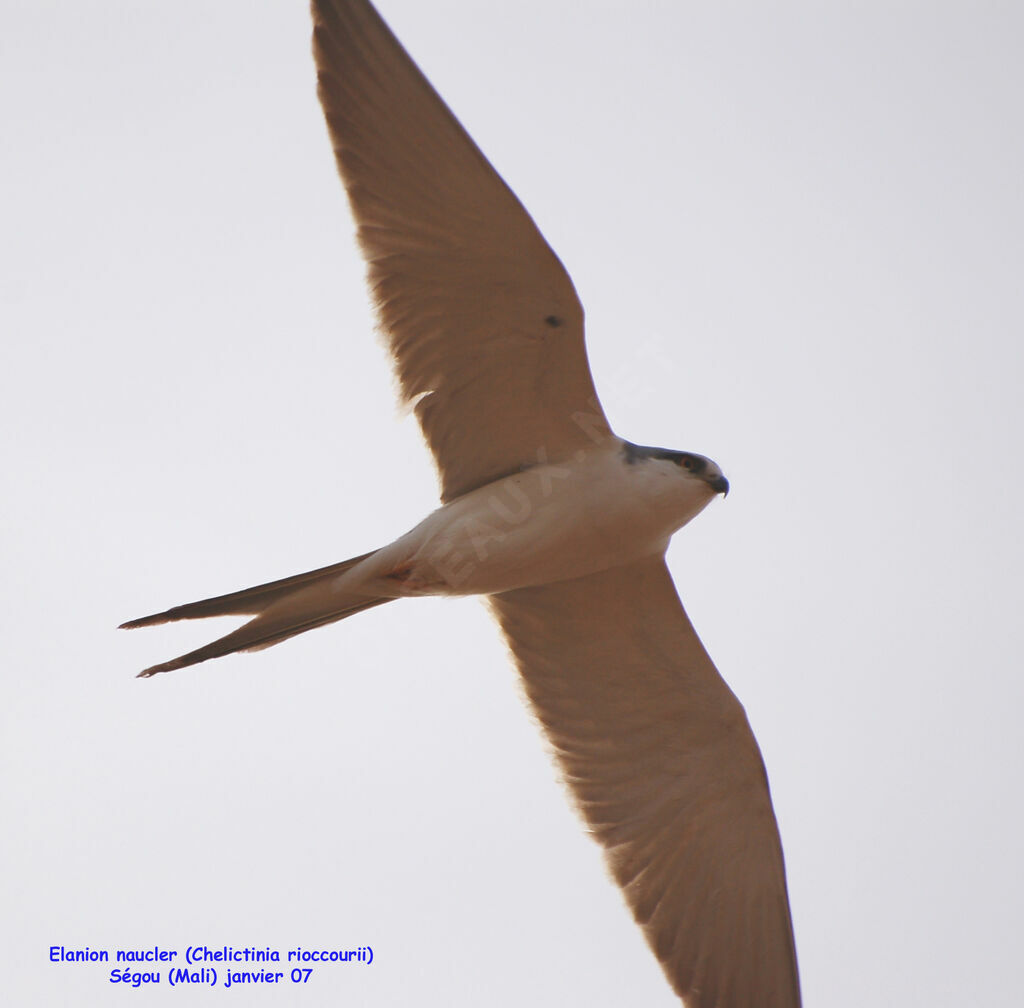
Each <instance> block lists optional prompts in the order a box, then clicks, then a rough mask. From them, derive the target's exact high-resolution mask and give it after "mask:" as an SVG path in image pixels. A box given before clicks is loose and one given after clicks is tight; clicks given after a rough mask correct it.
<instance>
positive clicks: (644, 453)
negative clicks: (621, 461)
mask: <svg viewBox="0 0 1024 1008" xmlns="http://www.w3.org/2000/svg"><path fill="white" fill-rule="evenodd" d="M625 450H626V461H627V462H628V463H629V464H631V465H633V464H636V463H639V462H648V461H656V462H661V463H662V465H661V466H660V468H661V469H662V470H664V471H667V472H669V473H672V472H673V471H676V472H678V474H679V476H680V477H681V478H682V479H683V480H685V481H687V484H688V485H689V486H690V487H691V488H692V487H694V484H695V483H698V484H703V485H704V486H702V487H701V489H704V487H706V488H707V489H708V490H710V491H711V493H712V496H714V495H715V494H722V495H723V496H725V495H726V494H728V493H729V481H728V480H727V479H726V478H725V476H724V475H723V474H722V470H721V469H719V468H718V465H717V464H716V463H714V462H712V461H711V459H709V458H705V457H704V456H703V455H697V454H695V453H694V452H684V451H673V450H672V449H670V448H647V447H645V446H643V445H635V444H630V443H629V442H628V441H627V442H626V443H625ZM665 463H668V465H665ZM669 466H672V467H674V470H673V469H670V468H669Z"/></svg>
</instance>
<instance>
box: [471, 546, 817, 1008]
mask: <svg viewBox="0 0 1024 1008" xmlns="http://www.w3.org/2000/svg"><path fill="white" fill-rule="evenodd" d="M491 604H492V606H493V609H494V611H495V613H496V615H497V617H498V620H499V622H500V623H501V626H502V628H503V630H504V631H505V636H506V637H507V639H508V642H509V645H510V647H511V649H512V652H513V654H514V656H515V658H516V661H517V663H518V666H519V670H520V672H521V674H522V677H523V681H524V683H525V687H526V692H527V694H528V696H529V698H530V700H531V701H532V703H533V706H534V708H535V710H536V712H537V715H538V717H539V719H540V721H541V724H542V725H543V726H544V728H545V730H546V732H547V735H548V737H549V739H550V740H551V742H552V744H553V746H554V749H555V753H556V755H557V758H558V761H559V763H560V765H561V768H562V771H563V773H564V776H565V780H566V782H567V783H568V785H569V786H570V788H571V789H572V792H573V794H574V796H575V798H576V801H577V803H578V805H579V808H580V810H581V812H582V814H583V816H584V818H585V819H586V821H587V823H588V824H589V826H590V828H591V830H592V832H593V834H594V836H595V838H596V839H597V840H598V841H599V842H600V843H601V844H602V845H603V846H604V848H605V853H606V856H607V860H608V864H609V866H610V868H611V872H612V874H613V875H614V877H615V879H616V881H617V882H618V883H619V885H620V886H622V889H623V891H624V893H625V896H626V899H627V901H628V903H629V905H630V907H631V908H632V910H633V915H634V916H635V918H636V920H637V922H638V923H639V924H640V925H641V926H642V927H643V929H644V932H645V933H646V936H647V940H648V942H649V943H650V945H651V947H652V948H653V949H654V952H655V954H656V955H657V957H658V959H659V960H660V961H661V964H662V966H663V967H664V969H665V973H666V975H667V976H668V979H669V981H670V982H671V983H672V986H673V987H674V988H675V990H676V992H677V993H678V994H679V995H680V996H681V997H682V998H683V999H684V1000H685V1002H686V1004H687V1005H689V1006H691V1008H722V1006H726V1005H727V1006H728V1008H796V1006H798V1005H799V1004H800V988H799V982H798V979H797V966H796V952H795V948H794V944H793V931H792V925H791V923H790V915H789V900H788V897H787V894H786V876H785V869H784V867H783V861H782V847H781V845H780V842H779V834H778V828H777V826H776V823H775V815H774V813H773V811H772V805H771V797H770V795H769V792H768V779H767V777H766V775H765V770H764V764H763V763H762V761H761V754H760V751H759V750H758V747H757V743H756V742H755V741H754V736H753V734H752V733H751V731H750V727H749V725H748V723H747V718H746V715H745V714H744V711H743V708H742V706H741V705H740V703H739V701H738V700H737V699H736V697H735V696H734V695H733V694H732V692H731V690H730V689H729V687H728V686H727V685H726V684H725V682H724V681H723V680H722V678H721V676H719V674H718V672H717V670H716V669H715V667H714V665H713V664H712V662H711V659H710V658H709V657H708V655H707V652H706V651H705V650H704V648H703V646H702V645H701V643H700V640H699V639H698V637H697V635H696V633H695V632H694V630H693V627H692V626H691V624H690V621H689V619H688V618H687V616H686V613H685V612H684V610H683V607H682V605H681V604H680V602H679V597H678V595H677V594H676V590H675V586H674V585H673V584H672V579H671V577H670V576H669V573H668V569H667V568H666V566H665V562H664V560H663V559H662V558H660V557H658V558H651V559H647V560H643V561H640V562H638V563H634V564H632V565H630V566H627V567H619V568H615V569H613V570H609V571H605V572H604V573H601V574H594V575H590V576H589V577H585V578H579V579H578V580H575V581H562V582H559V583H557V584H550V585H542V586H540V587H535V588H522V589H518V590H516V591H511V592H507V593H505V594H503V595H496V596H494V597H493V598H492V599H491Z"/></svg>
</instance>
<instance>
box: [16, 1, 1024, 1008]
mask: <svg viewBox="0 0 1024 1008" xmlns="http://www.w3.org/2000/svg"><path fill="white" fill-rule="evenodd" d="M380 7H381V9H382V11H383V13H384V15H385V17H386V18H387V19H388V20H389V22H390V23H391V25H392V27H393V28H394V29H395V31H396V32H397V34H398V35H399V37H400V38H401V39H402V40H403V42H404V43H405V45H406V46H407V48H408V49H409V50H410V52H411V53H412V54H413V56H414V58H415V59H417V60H418V61H419V63H420V65H421V66H422V67H423V68H424V70H425V71H426V73H427V75H428V76H429V77H430V78H431V79H432V80H433V82H434V83H435V85H436V86H437V87H438V88H439V90H440V91H441V93H442V94H443V95H444V96H445V98H446V99H447V100H448V102H449V103H450V105H451V106H452V108H453V109H454V111H455V113H456V114H457V115H458V116H459V118H460V119H461V120H462V122H463V123H464V124H465V125H466V127H467V128H468V129H469V131H470V133H471V134H472V135H473V136H474V137H475V138H476V140H477V141H478V143H479V144H480V146H481V147H482V149H483V150H484V152H485V153H486V154H487V155H488V157H489V158H490V159H491V160H492V161H493V163H494V164H495V165H496V166H497V168H498V170H499V171H500V172H501V173H502V174H503V176H504V177H505V178H506V179H507V181H508V182H509V184H510V185H511V186H512V188H513V189H514V190H515V191H516V192H517V193H518V195H519V196H520V198H521V199H522V200H523V202H524V203H525V205H526V206H527V207H528V208H529V210H530V211H531V213H532V214H533V216H534V218H535V219H536V221H537V222H538V224H539V226H540V228H541V230H542V231H543V232H544V234H545V235H546V237H547V238H548V240H549V241H550V242H551V244H552V246H553V247H554V248H555V250H556V251H557V252H558V254H559V255H560V256H561V258H562V259H563V261H564V262H565V264H566V266H567V268H568V269H569V271H570V273H571V274H572V276H573V278H574V280H575V283H576V286H577V289H578V290H579V293H580V296H581V298H582V300H583V303H584V305H585V306H586V309H587V317H588V343H589V349H590V355H591V362H592V366H593V370H594V375H595V379H596V382H597V386H598V390H599V392H600V394H601V396H602V398H603V401H604V404H605V407H606V409H607V412H608V414H609V416H610V418H611V420H612V423H613V424H614V425H615V427H616V429H617V431H618V432H619V433H620V434H621V435H623V436H624V437H627V438H629V439H631V440H634V441H638V442H640V443H645V444H661V445H666V446H670V447H674V448H680V449H688V450H692V451H697V452H701V453H703V454H707V455H710V456H711V457H712V458H714V459H715V460H716V461H718V462H719V463H720V464H721V465H722V467H723V469H724V470H725V472H726V473H727V474H728V476H729V478H730V480H731V481H732V485H733V492H732V493H731V494H730V496H729V498H728V500H727V501H725V502H721V501H720V502H717V503H715V504H714V505H713V506H712V507H710V508H709V509H708V511H707V512H705V513H704V514H703V515H701V516H700V517H699V518H698V519H697V520H696V521H695V522H694V523H693V524H692V525H690V526H689V527H687V528H686V529H684V530H683V531H682V532H681V533H680V534H679V535H677V537H676V539H675V541H674V543H673V546H672V548H671V550H670V553H669V562H670V565H671V567H672V570H673V573H674V575H675V578H676V581H677V584H678V586H679V590H680V593H681V594H682V597H683V599H684V601H685V603H686V604H687V607H688V609H689V611H690V614H691V616H692V618H693V621H694V623H695V625H696V626H697V629H698V631H699V632H700V634H701V636H702V638H703V639H704V641H705V643H706V644H707V646H708V648H709V650H710V652H711V654H712V655H713V656H714V658H715V659H716V661H717V663H718V665H719V667H720V669H721V671H722V674H723V675H724V676H725V678H726V679H727V680H728V682H729V683H730V684H731V686H732V687H733V689H734V690H735V691H736V693H737V694H738V695H739V697H740V699H741V700H742V702H743V703H744V705H745V707H746V709H747V713H748V715H749V718H750V721H751V723H752V725H753V728H754V730H755V732H756V734H757V737H758V739H759V741H760V744H761V747H762V750H763V752H764V756H765V761H766V763H767V766H768V772H769V776H770V778H771V784H772V791H773V795H774V799H775V806H776V810H777V813H778V818H779V823H780V827H781V831H782V837H783V844H784V847H785V852H786V861H787V869H788V873H789V882H790V895H791V899H792V905H793V917H794V923H795V928H796V936H797V946H798V952H799V959H800V966H801V972H802V977H803V985H804V994H805V1002H806V1004H807V1005H808V1006H809V1008H810V1006H818V1005H821V1006H825V1005H828V1006H830V1008H855V1006H869V1005H870V1006H877V1005H899V1006H901V1008H907V1006H918V1005H920V1006H927V1008H933V1006H934V1008H938V1006H943V1008H945V1006H954V1005H958V1006H959V1005H985V1006H990V1008H995V1006H1002V1005H1014V1004H1016V1003H1018V998H1019V996H1020V992H1019V986H1020V985H1019V975H1020V969H1019V965H1018V960H1019V956H1020V948H1021V940H1022V937H1024V935H1022V925H1021V916H1020V907H1021V905H1022V904H1024V871H1022V870H1021V866H1020V854H1021V850H1022V849H1024V828H1022V816H1021V808H1020V803H1021V795H1022V783H1024V782H1022V780H1021V776H1022V775H1021V769H1022V764H1024V753H1022V748H1024V747H1022V743H1021V727H1020V724H1021V709H1022V703H1024V686H1022V668H1021V657H1020V656H1021V652H1022V644H1024V641H1022V636H1024V633H1022V625H1024V619H1022V616H1021V601H1022V591H1021V571H1022V561H1024V556H1022V549H1021V537H1020V534H1019V520H1018V511H1019V505H1018V501H1019V500H1020V497H1021V491H1022V484H1024V479H1022V474H1021V452H1020V445H1021V439H1020V434H1021V430H1022V427H1024V415H1022V414H1024V409H1022V406H1021V389H1020V384H1021V370H1022V369H1021V349H1020V346H1021V332H1022V322H1024V304H1022V301H1024V295H1022V287H1024V285H1022V268H1024V261H1022V260H1024V255H1022V253H1024V242H1022V236H1024V183H1022V179H1024V141H1022V123H1024V109H1022V105H1024V101H1022V96H1024V70H1022V61H1021V52H1022V51H1024V14H1022V9H1021V7H1020V6H1019V5H1017V4H1013V3H1009V2H1007V3H1000V4H996V3H978V2H970V3H968V2H961V3H943V2H939V3H924V2H920V3H906V2H885V3H882V2H878V3H861V4H856V5H840V4H821V3H805V4H762V3H753V2H748V3H742V4H698V3H689V2H671V3H670V2H668V0H665V2H662V3H631V4H628V5H627V4H625V3H600V2H588V3H581V2H575V3H574V2H565V0H559V2H556V0H523V2H519V3H515V4H482V3H473V2H468V0H446V2H441V0H437V2H430V3H424V2H422V0H381V3H380ZM0 14H2V21H3V31H2V32H0V76H2V79H0V117H2V124H3V138H2V150H3V154H2V173H3V178H2V185H0V231H2V234H3V239H2V241H0V294H2V301H0V312H2V316H0V328H2V333H3V364H2V368H0V397H2V408H3V411H4V415H3V421H4V431H5V438H4V441H5V443H4V458H3V474H4V479H5V489H4V492H3V501H4V521H3V537H4V547H3V554H4V564H3V570H4V574H3V586H2V590H3V596H2V610H3V613H4V631H3V635H2V643H0V648H2V666H3V670H4V675H5V678H6V683H7V685H6V689H5V696H4V703H3V705H2V714H0V717H2V725H3V728H2V740H3V763H4V770H3V775H2V801H3V819H4V823H5V826H4V829H3V841H2V847H0V863H2V866H3V867H2V872H3V892H2V893H0V906H2V908H3V910H2V915H3V917H2V921H3V929H2V930H3V934H2V935H0V957H2V979H0V988H2V990H3V997H4V999H5V1000H7V1002H8V1003H10V1004H19V1005H21V1004H25V1005H29V1004H32V1005H34V1004H40V1005H42V1004H59V1003H74V1004H76V1005H80V1006H106V1005H109V1004H112V1003H113V1002H114V1000H115V999H116V998H118V997H120V996H121V994H120V992H118V993H116V994H112V993H111V990H110V988H111V985H110V984H109V983H108V982H107V977H108V967H105V966H103V965H102V964H96V965H92V966H83V965H65V966H60V965H52V964H50V963H49V962H48V959H47V950H48V948H49V946H50V945H52V944H63V945H66V946H68V947H82V946H85V945H88V946H90V947H92V948H108V949H113V948H117V947H147V946H149V947H151V946H153V945H155V944H159V945H161V946H163V947H165V948H178V949H183V948H184V947H185V946H187V945H189V944H204V943H205V944H209V945H213V946H221V945H224V944H228V945H232V946H235V947H242V946H245V945H257V946H260V947H264V946H268V945H269V946H271V947H274V948H278V949H280V950H282V951H283V950H287V949H288V948H291V947H294V946H297V945H302V946H304V947H306V948H311V947H317V948H319V947H342V948H345V947H355V946H358V945H366V944H369V945H372V946H373V948H374V952H375V955H376V961H375V962H374V964H373V965H372V966H370V967H363V966H357V965H347V966H345V965H343V966H334V967H323V968H320V969H318V970H317V971H316V972H315V973H314V975H313V978H312V980H311V981H310V983H309V984H308V985H306V986H304V987H301V988H295V989H293V985H292V984H290V983H287V984H286V986H285V987H284V988H275V987H268V988H262V989H253V990H250V991H248V992H234V993H231V992H227V991H224V990H223V989H221V990H220V991H219V992H218V993H213V992H198V991H191V990H180V989H175V990H173V991H172V990H170V989H169V988H168V986H167V983H166V975H165V977H164V982H163V983H162V984H161V985H160V986H159V987H152V988H149V989H148V990H145V991H136V992H134V993H132V994H125V995H124V996H125V997H129V998H131V999H132V1002H133V1003H134V1004H146V1005H149V1004H153V1005H162V1004H164V1003H171V1002H172V1001H173V1002H175V1003H178V1004H192V1003H195V1004H200V1003H202V1004H204V1005H212V1004H214V1003H221V1001H222V1000H223V999H228V998H229V997H233V998H234V999H235V1003H240V1002H239V1001H238V999H239V998H242V999H243V1000H244V1003H245V1004H247V1005H256V1006H261V1005H284V1004H306V1005H315V1006H319V1005H325V1006H326V1005H334V1004H349V1005H366V1006H372V1008H376V1006H390V1005H407V1004H417V1005H438V1006H440V1005H460V1006H475V1005H496V1006H512V1005H523V1004H537V1005H552V1006H554V1005H568V1004H587V1005H594V1006H621V1005H624V1004H644V1005H649V1006H670V1005H673V1004H677V1003H678V1002H677V1001H676V1000H675V998H674V997H673V995H672V994H671V992H670V990H669V988H668V986H667V984H666V983H665V982H664V980H663V978H662V976H661V972H660V969H659V967H658V966H657V964H656V963H655V960H654V958H653V956H652V955H651V954H650V953H649V952H648V950H647V948H646V946H645V944H644V942H643V940H642V938H641V936H640V933H639V931H638V930H637V929H636V927H635V926H634V925H633V923H632V921H631V919H630V917H629V915H628V913H627V911H626V910H625V907H624V904H623V903H622V900H621V897H620V896H619V893H618V892H617V890H616V889H615V888H614V887H613V886H612V885H611V883H610V882H608V881H607V879H606V875H605V872H604V868H603V865H602V862H601V858H600V855H599V852H598V849H597V847H596V845H594V844H593V843H592V842H591V841H590V840H589V839H587V837H586V836H585V835H584V833H583V830H582V828H581V826H580V824H579V822H578V821H577V819H576V818H575V815H574V814H573V813H572V812H571V811H570V809H569V806H568V804H567V802H566V801H565V799H564V796H563V794H562V791H561V788H560V785H559V784H558V783H557V781H556V778H555V773H554V770H553V768H552V765H551V763H550V760H549V758H548V756H547V755H546V752H545V749H544V747H543V745H542V744H541V740H540V738H539V733H538V731H537V729H536V727H535V725H534V724H533V723H532V721H531V719H530V717H529V716H528V715H527V713H526V711H525V709H524V706H523V704H522V703H521V701H520V698H519V696H518V693H517V686H516V679H515V674H514V672H513V669H512V666H511V664H510V662H509V661H508V660H507V657H506V655H505V651H504V646H503V645H502V643H501V642H500V640H499V636H498V633H497V630H496V627H495V626H494V625H492V622H491V620H490V618H489V617H488V615H487V613H486V611H485V609H484V607H483V606H482V605H481V604H480V603H479V602H477V601H475V600H459V601H439V600H415V601H410V602H401V603H397V604H395V605H392V606H388V607H384V608H381V609H377V610H373V611H371V612H368V613H366V614H364V615H360V616H359V617H357V618H355V619H353V620H351V621H348V622H345V623H343V624H340V625H337V626H335V627H332V628H329V629H326V630H320V631H317V632H314V633H311V634H309V635H306V636H304V637H302V638H300V639H297V640H295V641H292V642H289V643H287V644H284V645H282V646H281V647H279V648H274V649H272V650H269V651H264V652H261V653H259V654H254V655H242V656H234V657H231V658H227V659H224V660H221V661H217V662H215V663H211V664H207V665H203V666H200V667H198V668H194V669H188V670H185V671H181V672H178V673H175V674H172V675H166V676H160V677H158V678H157V679H155V680H152V681H139V680H136V679H134V678H133V676H134V674H135V672H137V671H138V670H139V669H140V668H142V667H144V666H146V665H150V664H152V663H154V662H157V661H161V660H164V659H167V658H170V657H173V656H174V655H177V654H180V653H182V652H183V651H186V650H188V649H189V648H191V647H194V646H196V645H197V644H199V643H201V642H205V641H206V640H208V639H210V638H211V637H213V636H215V635H217V634H219V633H220V632H222V631H223V626H222V625H220V624H203V623H195V624H190V625H178V626H171V627H165V628H160V629H156V630H149V631H136V632H135V633H132V634H127V633H123V632H118V631H117V630H115V629H114V628H115V627H116V625H117V624H118V623H120V622H122V621H123V620H125V619H128V618H131V617H135V616H140V615H143V614H145V613H149V612H152V611H155V610H159V609H162V608H165V607H166V606H168V605H173V604H176V603H181V602H186V601H191V600H193V599H196V598H201V597H205V596H207V595H212V594H217V593H220V592H224V591H230V590H234V589H237V588H242V587H246V586H248V585H251V584H254V583H258V582H261V581H266V580H268V579H271V578H276V577H281V576H285V575H288V574H292V573H295V572H298V571H302V570H306V569H308V568H312V567H317V566H321V565H324V564H327V563H331V562H335V561H338V560H341V559H344V558H346V557H348V556H351V555H354V554H356V553H361V552H364V551H366V550H368V549H371V548H373V547H375V546H379V545H382V544H384V543H386V542H388V541H390V540H391V539H393V538H394V537H395V536H396V535H398V534H400V533H401V532H404V531H405V530H406V529H407V528H409V527H411V526H412V525H414V524H415V523H416V522H417V521H419V520H420V518H421V517H423V515H424V514H426V512H427V511H428V510H429V509H431V508H432V507H434V506H435V505H436V501H437V497H436V484H435V479H434V475H433V472H432V468H431V464H430V460H429V457H428V454H427V452H426V450H425V448H424V446H423V445H422V443H421V441H420V438H419V435H418V431H417V429H416V426H415V424H414V423H413V422H412V421H411V420H410V419H408V418H402V417H401V416H400V415H399V413H398V411H397V409H396V407H395V404H394V397H393V394H392V384H391V381H392V380H391V377H390V374H389V372H388V368H387V364H386V360H385V356H384V354H383V352H382V351H381V350H380V348H379V346H378V345H377V343H376V342H375V340H374V338H373V336H372V334H371V327H372V320H371V315H370V312H369V308H368V302H367V295H366V293H365V290H364V287H363V267H362V263H361V261H360V259H359V258H358V255H357V252H356V249H355V245H354V241H353V237H352V224H351V220H350V218H349V215H348V209H347V204H346V202H345V199H344V196H343V192H342V189H341V186H340V183H339V182H338V181H337V178H336V176H335V169H334V165H333V160H332V158H331V155H330V150H329V147H328V143H327V138H326V132H325V129H324V126H323V123H322V120H321V115H320V109H319V107H318V104H317V101H316V98H315V94H314V79H313V68H312V61H311V57H310V54H309V31H310V26H309V17H308V12H307V10H306V6H305V4H304V3H302V2H294V3H292V2H285V0H273V2H272V0H259V2H252V0H249V2H242V0H218V2H216V3H211V2H208V0H203V2H199V0H178V2H176V3H173V4H166V3H141V4H140V3H137V2H128V0H124V2H112V0H106V2H95V0H78V2H76V3H67V2H55V0H24V2H19V0H3V2H0ZM223 1003H225V1004H226V1003H227V1001H226V1000H223Z"/></svg>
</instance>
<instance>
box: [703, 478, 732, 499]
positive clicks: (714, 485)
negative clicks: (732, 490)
mask: <svg viewBox="0 0 1024 1008" xmlns="http://www.w3.org/2000/svg"><path fill="white" fill-rule="evenodd" d="M708 486H709V487H711V489H712V490H714V491H715V493H720V494H721V495H722V496H723V497H728V496H729V481H728V480H727V479H726V478H725V477H724V476H716V477H715V478H714V479H710V480H708Z"/></svg>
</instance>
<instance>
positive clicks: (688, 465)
mask: <svg viewBox="0 0 1024 1008" xmlns="http://www.w3.org/2000/svg"><path fill="white" fill-rule="evenodd" d="M683 468H684V469H692V468H693V462H692V461H691V460H690V459H688V458H684V459H683Z"/></svg>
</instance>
